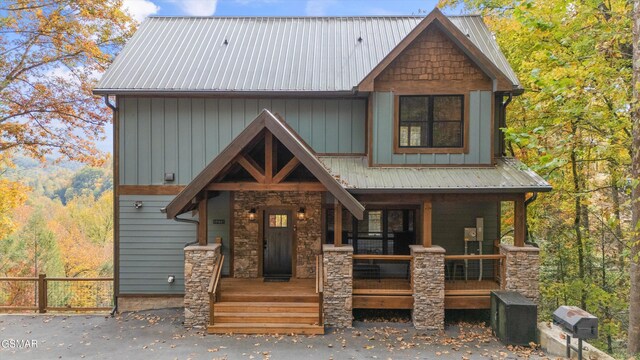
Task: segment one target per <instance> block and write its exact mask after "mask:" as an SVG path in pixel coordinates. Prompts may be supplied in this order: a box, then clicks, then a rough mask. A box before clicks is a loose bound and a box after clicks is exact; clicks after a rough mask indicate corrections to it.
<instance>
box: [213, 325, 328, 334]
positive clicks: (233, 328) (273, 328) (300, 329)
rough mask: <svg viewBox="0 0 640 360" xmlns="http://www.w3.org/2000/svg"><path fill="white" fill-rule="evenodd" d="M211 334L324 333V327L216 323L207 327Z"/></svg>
mask: <svg viewBox="0 0 640 360" xmlns="http://www.w3.org/2000/svg"><path fill="white" fill-rule="evenodd" d="M207 330H208V332H209V334H300V335H323V334H324V327H322V326H318V325H308V324H291V325H287V324H234V323H228V324H215V325H210V326H209V327H208V328H207Z"/></svg>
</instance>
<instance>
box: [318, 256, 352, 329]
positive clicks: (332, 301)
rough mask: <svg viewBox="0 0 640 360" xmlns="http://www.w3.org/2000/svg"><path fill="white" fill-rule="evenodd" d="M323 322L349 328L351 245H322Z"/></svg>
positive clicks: (350, 311)
mask: <svg viewBox="0 0 640 360" xmlns="http://www.w3.org/2000/svg"><path fill="white" fill-rule="evenodd" d="M322 253H323V254H322V265H323V267H324V274H323V279H322V281H323V290H324V292H323V295H322V296H323V301H322V310H323V312H324V323H325V324H327V325H331V326H335V327H337V328H350V327H351V326H352V321H353V312H352V310H353V298H352V296H353V247H352V246H350V245H346V246H341V247H336V246H335V245H331V244H325V245H323V246H322Z"/></svg>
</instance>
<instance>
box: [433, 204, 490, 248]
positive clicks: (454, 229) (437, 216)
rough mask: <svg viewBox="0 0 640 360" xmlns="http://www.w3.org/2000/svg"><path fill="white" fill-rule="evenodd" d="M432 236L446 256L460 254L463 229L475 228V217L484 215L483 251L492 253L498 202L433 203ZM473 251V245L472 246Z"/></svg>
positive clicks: (475, 246)
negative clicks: (445, 252)
mask: <svg viewBox="0 0 640 360" xmlns="http://www.w3.org/2000/svg"><path fill="white" fill-rule="evenodd" d="M432 209H433V210H432V211H433V212H432V224H433V225H432V229H433V232H432V239H433V243H434V244H435V245H440V246H442V247H443V248H444V249H445V250H446V251H447V255H460V254H464V228H466V227H476V218H477V217H482V218H484V242H483V246H482V251H483V253H485V254H493V253H495V250H494V245H493V242H494V241H495V240H497V239H498V204H497V203H496V202H434V203H433V208H432ZM470 250H473V251H476V250H477V245H476V244H474V245H473V249H470Z"/></svg>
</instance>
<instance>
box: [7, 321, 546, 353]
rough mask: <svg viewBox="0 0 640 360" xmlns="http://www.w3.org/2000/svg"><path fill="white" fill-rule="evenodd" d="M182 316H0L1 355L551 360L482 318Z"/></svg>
mask: <svg viewBox="0 0 640 360" xmlns="http://www.w3.org/2000/svg"><path fill="white" fill-rule="evenodd" d="M182 320H183V318H182V311H181V310H179V309H168V310H155V311H152V312H151V311H149V312H135V313H124V314H121V315H119V316H116V317H109V316H104V315H0V360H4V359H29V360H35V359H82V358H85V359H117V360H122V359H305V360H310V359H335V360H338V359H434V358H438V359H488V358H489V359H517V358H530V359H544V358H546V357H545V354H544V353H543V352H542V351H540V350H535V349H532V348H513V347H506V346H504V345H502V344H501V343H499V342H498V341H497V340H496V339H495V338H494V337H493V336H491V331H490V330H489V329H487V328H486V327H484V326H483V325H482V324H468V323H456V324H450V325H448V326H447V329H446V331H445V332H444V333H439V334H431V335H429V336H425V335H419V334H416V332H415V331H414V329H413V327H412V326H411V324H410V323H381V322H360V321H356V322H354V327H353V329H346V330H336V329H331V328H329V329H327V334H326V335H324V336H302V335H298V336H296V335H284V336H279V335H206V334H204V333H203V332H202V331H200V330H196V329H191V330H189V329H185V328H184V327H183V326H182ZM24 341H28V344H30V345H31V344H35V343H34V341H35V342H37V344H35V345H36V346H32V347H26V346H24ZM21 342H22V344H20V343H21ZM18 345H23V346H22V347H17V346H18Z"/></svg>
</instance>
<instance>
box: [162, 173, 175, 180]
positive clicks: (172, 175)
mask: <svg viewBox="0 0 640 360" xmlns="http://www.w3.org/2000/svg"><path fill="white" fill-rule="evenodd" d="M175 180H176V174H175V173H164V181H166V182H171V181H175Z"/></svg>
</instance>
